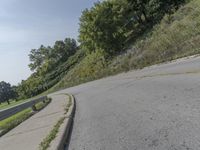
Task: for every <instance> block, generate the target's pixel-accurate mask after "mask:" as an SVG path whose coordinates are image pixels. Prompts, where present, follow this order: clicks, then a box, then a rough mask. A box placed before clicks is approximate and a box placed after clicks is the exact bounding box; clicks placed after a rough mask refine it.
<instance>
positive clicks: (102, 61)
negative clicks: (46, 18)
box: [17, 0, 200, 98]
mask: <svg viewBox="0 0 200 150" xmlns="http://www.w3.org/2000/svg"><path fill="white" fill-rule="evenodd" d="M105 14H107V15H105ZM199 14H200V1H199V0H193V1H189V2H186V1H185V0H181V1H180V0H179V1H171V0H168V1H162V0H159V3H157V1H156V0H151V1H143V0H140V1H138V2H132V1H129V0H126V1H116V0H112V1H103V2H98V3H96V4H94V6H93V7H92V8H91V9H86V10H84V11H83V12H82V15H81V17H80V28H79V34H80V35H79V43H80V44H79V45H77V43H76V42H75V40H74V39H70V38H66V39H65V40H64V41H56V42H55V45H54V46H53V47H49V46H47V47H44V46H41V47H40V48H39V49H37V50H32V51H31V54H30V55H29V57H30V60H31V64H30V65H29V67H30V68H31V69H32V70H34V73H33V74H32V75H31V76H30V77H29V78H28V79H27V80H25V81H22V82H21V84H20V85H18V88H17V89H18V93H19V98H27V97H31V96H34V95H38V94H41V93H43V92H45V91H47V92H52V91H55V90H58V89H62V88H66V87H70V86H74V85H78V84H81V83H84V82H87V81H91V80H95V79H99V78H102V77H106V76H109V75H114V74H117V73H120V72H124V71H128V70H132V69H140V68H143V67H145V66H149V65H153V64H156V63H161V62H166V61H170V60H173V59H177V58H180V57H185V56H190V55H194V54H198V53H199V52H200V44H199V42H198V41H199V39H200V36H199V35H200V34H199V32H200V15H199Z"/></svg>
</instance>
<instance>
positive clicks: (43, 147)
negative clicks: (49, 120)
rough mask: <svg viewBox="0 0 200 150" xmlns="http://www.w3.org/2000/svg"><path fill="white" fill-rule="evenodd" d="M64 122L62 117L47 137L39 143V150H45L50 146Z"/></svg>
mask: <svg viewBox="0 0 200 150" xmlns="http://www.w3.org/2000/svg"><path fill="white" fill-rule="evenodd" d="M64 120H65V117H62V118H60V119H59V120H58V122H57V123H56V125H55V126H54V127H53V129H52V130H51V131H50V133H49V134H48V135H47V137H46V138H45V139H44V140H43V141H42V142H41V143H40V146H39V150H46V149H47V148H48V147H49V146H50V143H51V141H53V140H54V139H55V138H56V135H57V133H58V131H59V128H60V126H61V124H62V123H63V121H64Z"/></svg>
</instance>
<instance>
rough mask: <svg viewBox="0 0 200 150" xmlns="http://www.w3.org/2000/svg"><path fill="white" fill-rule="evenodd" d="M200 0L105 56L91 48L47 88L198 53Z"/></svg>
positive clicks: (78, 82)
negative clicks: (126, 47) (61, 77)
mask: <svg viewBox="0 0 200 150" xmlns="http://www.w3.org/2000/svg"><path fill="white" fill-rule="evenodd" d="M199 33H200V1H199V0H194V1H191V2H189V3H187V4H186V5H184V6H182V7H181V8H179V9H178V10H177V11H176V12H175V13H173V14H171V15H165V16H164V18H163V19H162V20H161V22H160V23H159V24H157V25H155V26H154V27H153V28H152V29H151V30H150V31H148V32H146V33H145V34H144V35H143V36H142V37H139V38H138V39H137V40H136V41H135V42H134V44H132V45H131V46H130V48H129V49H127V50H126V52H124V53H122V54H120V55H117V56H115V57H112V59H106V58H105V57H104V55H103V54H102V53H101V52H93V53H92V54H90V55H88V56H86V57H85V58H84V59H83V60H82V61H81V62H80V63H79V64H77V65H76V66H75V67H74V68H73V69H71V70H70V71H69V72H68V73H67V74H66V75H65V77H64V78H63V79H62V80H61V81H60V82H59V83H57V84H56V85H55V86H54V87H53V88H52V89H51V90H50V91H54V90H57V89H60V88H64V87H70V86H73V85H77V84H80V83H83V82H86V81H90V80H94V79H98V78H101V77H105V76H109V75H113V74H117V73H120V72H124V71H128V70H132V69H139V68H143V67H145V66H149V65H153V64H156V63H162V62H166V61H170V60H174V59H177V58H181V57H186V56H190V55H195V54H199V53H200V43H199V40H200V34H199Z"/></svg>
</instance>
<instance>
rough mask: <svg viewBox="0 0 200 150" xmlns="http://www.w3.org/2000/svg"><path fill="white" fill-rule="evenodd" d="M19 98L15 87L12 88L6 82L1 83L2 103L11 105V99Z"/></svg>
mask: <svg viewBox="0 0 200 150" xmlns="http://www.w3.org/2000/svg"><path fill="white" fill-rule="evenodd" d="M16 97H17V93H16V91H15V87H11V85H10V84H9V83H6V82H4V81H2V82H0V102H1V103H2V102H5V101H6V102H7V103H8V104H10V102H9V100H10V99H15V98H16Z"/></svg>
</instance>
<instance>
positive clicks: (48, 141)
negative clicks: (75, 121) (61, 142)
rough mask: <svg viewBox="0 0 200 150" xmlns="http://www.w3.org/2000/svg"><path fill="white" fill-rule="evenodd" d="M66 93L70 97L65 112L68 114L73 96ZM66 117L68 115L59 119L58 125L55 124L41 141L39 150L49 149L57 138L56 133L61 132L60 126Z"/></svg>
mask: <svg viewBox="0 0 200 150" xmlns="http://www.w3.org/2000/svg"><path fill="white" fill-rule="evenodd" d="M65 95H67V96H68V97H69V102H68V104H67V105H66V107H65V113H64V114H67V112H68V111H69V107H70V106H71V105H72V99H71V96H70V95H69V94H65ZM65 119H66V117H61V118H60V119H59V120H58V122H57V123H56V125H54V127H53V129H52V130H51V131H50V133H49V134H48V135H47V136H46V138H44V139H43V141H42V142H41V143H40V145H39V150H47V149H48V148H49V146H50V144H51V142H52V141H53V140H54V139H55V138H56V135H57V133H58V132H59V128H60V126H61V125H62V123H63V122H64V120H65Z"/></svg>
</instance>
